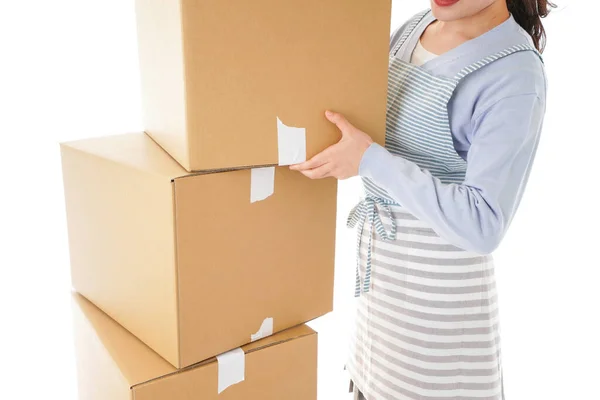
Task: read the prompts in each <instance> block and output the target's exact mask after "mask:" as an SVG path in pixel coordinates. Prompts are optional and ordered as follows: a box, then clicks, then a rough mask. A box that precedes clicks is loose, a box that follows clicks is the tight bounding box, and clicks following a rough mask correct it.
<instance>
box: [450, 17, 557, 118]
mask: <svg viewBox="0 0 600 400" xmlns="http://www.w3.org/2000/svg"><path fill="white" fill-rule="evenodd" d="M515 25H517V24H516V23H515ZM517 44H529V45H531V46H532V47H533V42H532V40H531V37H530V36H529V35H528V34H527V33H526V32H525V31H523V30H522V28H521V27H520V26H518V25H517V26H516V27H512V29H511V32H510V35H507V36H506V40H503V47H504V48H508V47H510V46H512V45H517ZM496 51H501V49H500V48H497V49H496ZM490 55H491V54H490ZM546 90H547V78H546V72H545V68H544V64H543V62H542V60H541V59H540V57H539V56H538V54H537V53H535V52H534V51H520V52H517V53H513V54H510V55H508V56H506V57H502V58H500V59H498V60H496V61H494V62H492V63H491V64H489V65H487V66H485V67H483V68H481V69H480V70H478V71H476V72H473V73H472V74H470V75H468V76H467V77H466V78H464V79H463V81H461V83H460V85H459V92H465V93H469V94H470V95H471V96H472V98H473V100H474V102H475V103H474V104H473V106H474V107H473V111H474V114H473V115H474V116H476V115H480V113H481V111H482V110H486V109H488V108H489V107H491V106H492V105H494V104H497V103H498V102H500V101H502V100H503V99H508V98H513V97H518V96H529V97H533V95H535V97H537V99H538V101H540V102H542V103H545V101H546ZM457 94H459V93H457Z"/></svg>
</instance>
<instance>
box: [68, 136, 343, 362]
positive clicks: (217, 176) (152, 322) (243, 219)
mask: <svg viewBox="0 0 600 400" xmlns="http://www.w3.org/2000/svg"><path fill="white" fill-rule="evenodd" d="M157 149H158V150H159V151H155V150H157ZM127 154H131V156H130V157H129V156H127ZM62 159H63V174H64V185H65V198H66V203H67V219H68V228H69V245H70V252H71V268H72V276H73V287H74V288H75V289H76V290H77V291H78V292H80V293H82V294H83V295H85V296H86V297H87V298H88V299H90V300H91V301H92V302H93V303H94V304H96V305H97V306H98V307H100V308H101V309H102V310H104V311H105V312H106V313H107V314H108V315H110V316H111V317H112V318H114V319H115V320H116V321H118V322H119V323H120V324H121V325H123V326H124V327H125V328H126V329H128V330H129V331H131V332H132V333H133V334H135V335H136V336H137V337H138V338H139V339H140V340H142V341H143V342H144V343H146V344H147V345H148V346H150V347H151V348H152V349H154V350H155V351H156V352H157V353H159V354H160V355H161V356H162V357H164V358H165V359H166V360H168V361H169V362H170V363H171V364H172V365H174V366H176V367H178V368H182V367H186V366H189V365H192V364H195V363H197V362H199V361H201V360H204V359H207V358H210V357H212V356H214V355H216V354H219V353H222V352H225V351H227V350H229V349H232V348H235V347H239V346H241V345H244V344H246V343H248V342H249V341H250V336H251V334H253V333H255V332H257V331H258V330H259V328H260V326H261V323H262V321H263V320H264V319H265V318H269V317H270V318H273V320H274V332H278V331H282V330H284V329H286V328H289V327H291V326H295V325H298V324H301V323H303V322H306V321H308V320H311V319H313V318H316V317H319V316H321V315H323V314H326V313H327V312H329V311H331V309H332V298H333V266H334V247H335V246H334V244H335V222H336V221H335V210H336V189H337V183H336V181H335V180H333V179H331V180H320V181H312V180H309V179H307V178H305V177H303V176H302V175H301V174H299V173H296V172H292V171H290V170H289V169H288V168H285V167H281V168H277V169H276V173H275V191H274V194H273V195H272V196H271V197H269V198H267V199H266V200H263V201H260V202H257V203H250V174H251V171H250V170H238V171H231V172H220V173H213V174H189V173H185V171H183V169H182V168H181V167H179V166H178V165H177V163H176V162H175V161H174V160H173V159H171V158H170V157H169V156H168V155H167V154H166V153H165V152H164V151H162V150H161V149H160V148H159V147H158V145H156V144H155V143H154V142H153V141H152V140H151V139H150V138H149V137H148V136H147V135H144V134H142V133H137V134H127V135H117V136H108V137H104V138H99V139H91V140H86V141H80V142H74V143H66V144H63V145H62ZM224 332H226V334H223V333H224Z"/></svg>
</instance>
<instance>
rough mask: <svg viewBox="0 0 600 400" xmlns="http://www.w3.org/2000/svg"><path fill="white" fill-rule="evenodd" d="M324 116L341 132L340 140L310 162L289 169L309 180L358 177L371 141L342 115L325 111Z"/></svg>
mask: <svg viewBox="0 0 600 400" xmlns="http://www.w3.org/2000/svg"><path fill="white" fill-rule="evenodd" d="M325 116H326V117H327V119H328V120H329V121H331V122H333V123H334V124H336V126H337V127H338V128H339V130H340V131H341V132H342V139H341V140H340V141H339V142H337V143H336V144H334V145H332V146H329V147H328V148H327V149H325V150H323V151H322V152H321V153H319V154H317V155H316V156H314V157H313V158H311V159H310V160H308V161H305V162H303V163H300V164H295V165H292V166H290V169H292V170H294V171H300V172H301V173H303V174H304V175H306V176H307V177H309V178H311V179H321V178H327V177H334V178H336V179H348V178H351V177H353V176H356V175H358V167H359V166H360V161H361V160H362V157H363V154H364V153H365V151H367V149H368V148H369V146H371V143H373V139H371V137H370V136H369V135H367V134H366V133H364V132H362V131H361V130H359V129H357V128H355V127H354V126H352V124H350V122H348V121H347V120H346V118H344V116H343V115H342V114H338V113H335V112H331V111H327V112H326V113H325Z"/></svg>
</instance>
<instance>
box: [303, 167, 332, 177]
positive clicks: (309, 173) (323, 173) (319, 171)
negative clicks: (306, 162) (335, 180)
mask: <svg viewBox="0 0 600 400" xmlns="http://www.w3.org/2000/svg"><path fill="white" fill-rule="evenodd" d="M300 172H301V173H302V174H304V176H306V177H308V178H310V179H323V178H327V177H329V176H331V175H330V174H331V165H329V164H324V165H321V166H320V167H318V168H314V169H307V170H303V171H300Z"/></svg>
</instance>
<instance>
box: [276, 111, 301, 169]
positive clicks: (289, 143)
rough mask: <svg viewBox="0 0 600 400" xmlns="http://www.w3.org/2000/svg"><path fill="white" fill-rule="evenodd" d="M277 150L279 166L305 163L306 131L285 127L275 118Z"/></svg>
mask: <svg viewBox="0 0 600 400" xmlns="http://www.w3.org/2000/svg"><path fill="white" fill-rule="evenodd" d="M277 148H278V151H279V165H293V164H298V163H301V162H304V161H306V129H304V128H294V127H291V126H287V125H285V124H284V123H283V122H281V120H280V119H279V117H278V118H277Z"/></svg>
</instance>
